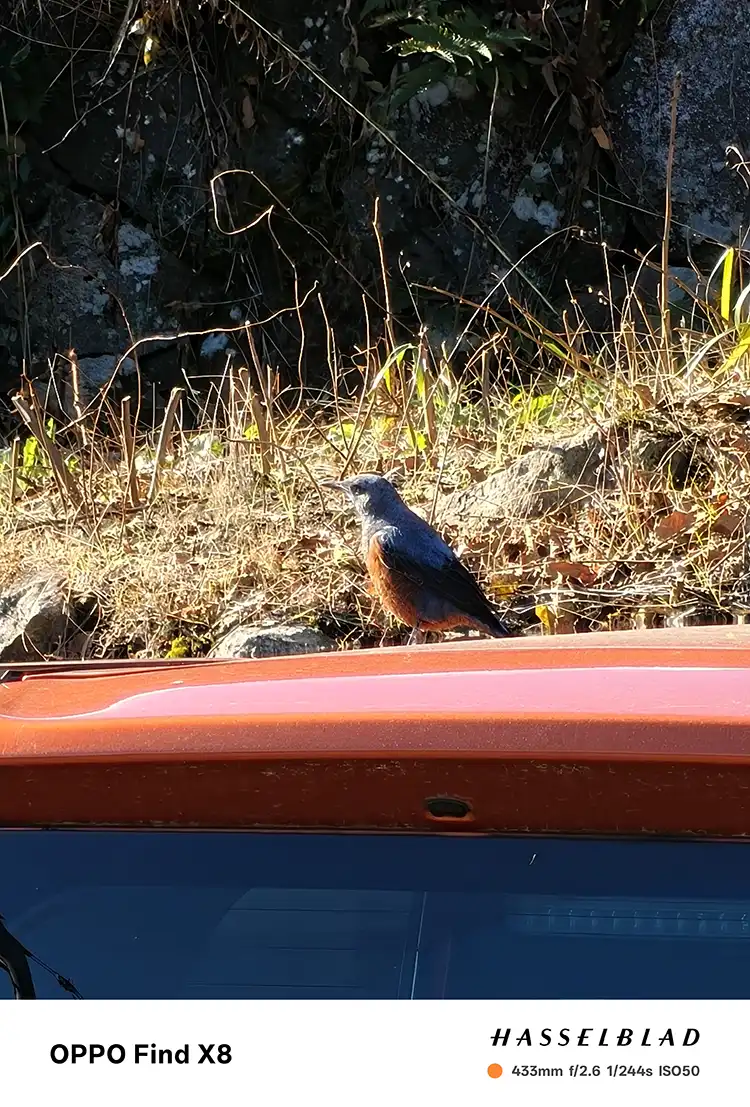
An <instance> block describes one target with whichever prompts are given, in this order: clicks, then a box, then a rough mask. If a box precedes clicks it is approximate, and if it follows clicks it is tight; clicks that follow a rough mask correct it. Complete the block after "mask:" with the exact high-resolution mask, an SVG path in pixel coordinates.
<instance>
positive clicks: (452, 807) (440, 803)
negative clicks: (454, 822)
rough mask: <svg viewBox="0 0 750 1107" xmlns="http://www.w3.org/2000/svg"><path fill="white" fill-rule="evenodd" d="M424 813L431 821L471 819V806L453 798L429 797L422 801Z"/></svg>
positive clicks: (464, 801)
mask: <svg viewBox="0 0 750 1107" xmlns="http://www.w3.org/2000/svg"><path fill="white" fill-rule="evenodd" d="M424 806H425V811H426V812H427V815H428V816H429V818H431V819H461V820H465V819H471V818H472V817H473V816H472V813H471V804H470V803H468V802H467V801H466V800H462V799H457V798H456V797H455V796H429V797H428V798H427V799H426V800H425V801H424Z"/></svg>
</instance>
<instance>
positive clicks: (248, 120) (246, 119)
mask: <svg viewBox="0 0 750 1107" xmlns="http://www.w3.org/2000/svg"><path fill="white" fill-rule="evenodd" d="M242 126H243V127H244V128H245V130H246V131H249V130H250V128H251V127H254V126H255V109H254V107H253V102H252V100H251V99H250V97H249V96H245V97H244V98H243V100H242Z"/></svg>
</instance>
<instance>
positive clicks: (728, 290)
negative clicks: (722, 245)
mask: <svg viewBox="0 0 750 1107" xmlns="http://www.w3.org/2000/svg"><path fill="white" fill-rule="evenodd" d="M733 269H734V250H733V249H732V247H731V246H730V247H729V249H728V250H727V252H726V254H725V255H724V267H723V270H722V274H721V317H722V319H724V320H725V321H726V322H727V323H728V322H729V317H730V312H731V310H732V306H731V305H732V272H733Z"/></svg>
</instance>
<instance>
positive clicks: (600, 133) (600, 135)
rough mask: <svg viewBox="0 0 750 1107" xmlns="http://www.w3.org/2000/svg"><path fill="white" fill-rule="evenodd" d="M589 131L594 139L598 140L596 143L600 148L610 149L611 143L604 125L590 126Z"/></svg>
mask: <svg viewBox="0 0 750 1107" xmlns="http://www.w3.org/2000/svg"><path fill="white" fill-rule="evenodd" d="M591 133H592V135H593V136H594V138H595V139H596V141H597V142H598V144H599V145H600V146H601V148H602V150H611V149H612V143H611V141H610V138H609V135H608V134H607V132H606V131H605V130H604V127H592V128H591Z"/></svg>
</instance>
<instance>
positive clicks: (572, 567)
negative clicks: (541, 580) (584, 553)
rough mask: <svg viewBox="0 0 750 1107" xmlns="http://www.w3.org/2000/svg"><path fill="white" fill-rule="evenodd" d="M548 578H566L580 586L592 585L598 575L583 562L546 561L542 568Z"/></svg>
mask: <svg viewBox="0 0 750 1107" xmlns="http://www.w3.org/2000/svg"><path fill="white" fill-rule="evenodd" d="M544 570H545V574H546V575H547V576H548V577H556V576H561V577H568V578H570V579H572V580H578V581H580V582H581V584H593V583H594V581H595V580H596V578H597V576H598V573H597V572H596V570H595V569H592V568H591V566H590V565H587V564H586V563H585V562H583V561H548V562H547V564H546V565H545V567H544Z"/></svg>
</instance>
